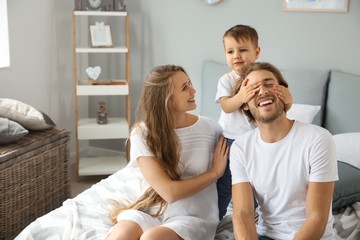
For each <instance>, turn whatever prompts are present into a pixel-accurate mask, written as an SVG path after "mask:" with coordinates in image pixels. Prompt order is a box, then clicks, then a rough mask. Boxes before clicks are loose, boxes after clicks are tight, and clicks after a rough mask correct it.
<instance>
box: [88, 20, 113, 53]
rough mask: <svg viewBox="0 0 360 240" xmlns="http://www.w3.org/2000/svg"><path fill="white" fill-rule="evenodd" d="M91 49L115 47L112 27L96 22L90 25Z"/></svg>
mask: <svg viewBox="0 0 360 240" xmlns="http://www.w3.org/2000/svg"><path fill="white" fill-rule="evenodd" d="M89 33H90V45H91V47H113V41H112V33H111V27H110V25H107V24H104V23H103V22H96V23H95V24H94V25H89Z"/></svg>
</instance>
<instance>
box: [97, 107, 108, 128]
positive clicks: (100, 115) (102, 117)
mask: <svg viewBox="0 0 360 240" xmlns="http://www.w3.org/2000/svg"><path fill="white" fill-rule="evenodd" d="M105 104H106V103H105V102H99V110H98V111H97V113H96V121H97V123H98V124H107V123H108V118H107V111H106V109H105Z"/></svg>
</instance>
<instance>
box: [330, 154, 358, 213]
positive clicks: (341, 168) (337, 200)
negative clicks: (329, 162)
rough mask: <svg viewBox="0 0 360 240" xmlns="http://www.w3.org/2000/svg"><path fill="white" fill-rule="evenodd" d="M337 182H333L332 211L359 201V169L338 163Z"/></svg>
mask: <svg viewBox="0 0 360 240" xmlns="http://www.w3.org/2000/svg"><path fill="white" fill-rule="evenodd" d="M338 173H339V181H336V182H335V189H334V195H333V204H332V209H333V210H336V209H339V208H343V207H347V206H349V205H351V204H353V203H355V202H359V201H360V184H359V183H360V169H359V168H356V167H354V166H352V165H350V164H347V163H344V162H340V161H338Z"/></svg>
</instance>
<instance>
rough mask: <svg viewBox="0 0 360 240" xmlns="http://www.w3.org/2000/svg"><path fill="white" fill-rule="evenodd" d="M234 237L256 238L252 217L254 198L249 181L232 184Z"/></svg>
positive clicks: (237, 239) (238, 239)
mask: <svg viewBox="0 0 360 240" xmlns="http://www.w3.org/2000/svg"><path fill="white" fill-rule="evenodd" d="M232 199H233V207H234V212H233V218H232V219H233V228H234V237H235V239H236V240H240V239H244V240H245V239H248V240H252V239H256V240H257V239H258V236H257V233H256V227H255V219H254V198H253V191H252V187H251V185H250V183H248V182H245V183H237V184H234V185H233V186H232Z"/></svg>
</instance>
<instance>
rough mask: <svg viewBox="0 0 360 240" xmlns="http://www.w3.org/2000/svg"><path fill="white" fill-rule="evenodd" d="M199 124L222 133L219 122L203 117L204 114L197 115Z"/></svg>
mask: <svg viewBox="0 0 360 240" xmlns="http://www.w3.org/2000/svg"><path fill="white" fill-rule="evenodd" d="M199 124H201V125H204V126H207V127H209V128H211V129H212V130H213V131H214V132H216V133H218V132H221V133H222V128H221V126H220V124H219V123H218V122H217V121H215V120H214V119H212V118H209V117H205V116H199Z"/></svg>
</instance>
